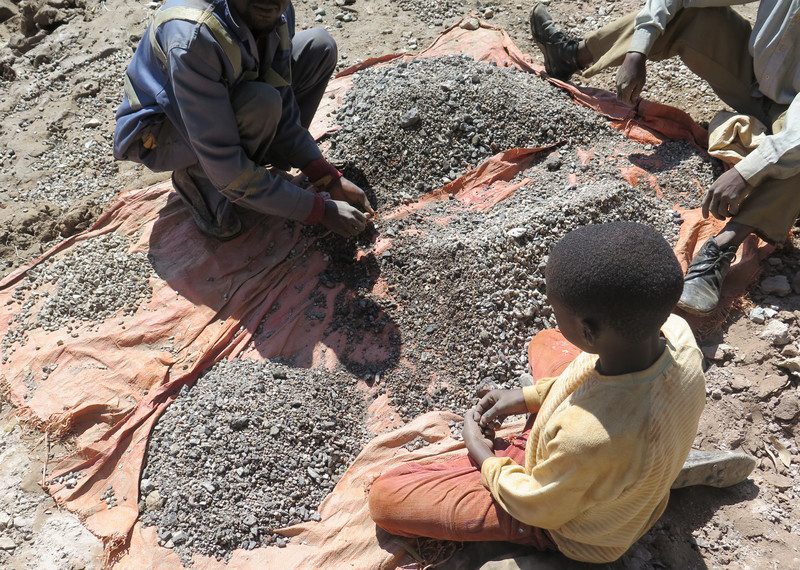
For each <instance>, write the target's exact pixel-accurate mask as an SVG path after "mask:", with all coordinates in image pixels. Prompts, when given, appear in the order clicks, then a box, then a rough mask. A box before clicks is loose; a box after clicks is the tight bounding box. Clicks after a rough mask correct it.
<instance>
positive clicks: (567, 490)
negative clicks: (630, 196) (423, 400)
mask: <svg viewBox="0 0 800 570" xmlns="http://www.w3.org/2000/svg"><path fill="white" fill-rule="evenodd" d="M545 277H546V283H547V297H548V301H549V302H550V305H551V306H552V308H553V311H554V314H555V317H556V320H557V322H558V326H559V328H560V334H561V335H563V337H560V338H558V339H554V335H557V334H559V333H558V332H557V331H553V330H548V331H543V332H542V333H539V334H538V335H537V336H536V337H535V338H534V339H533V340H532V341H531V345H530V347H529V357H530V359H531V363H530V364H531V370H532V372H533V376H534V380H535V384H534V385H532V386H528V387H525V388H522V389H518V390H493V391H491V392H489V393H488V394H487V395H486V396H485V397H484V398H483V399H481V401H480V402H479V403H478V405H477V406H476V407H475V408H473V409H472V410H470V411H469V412H468V413H467V414H466V416H465V419H464V429H463V437H464V443H465V444H466V447H467V450H468V451H469V456H468V457H461V458H459V459H456V460H449V461H444V462H438V463H427V464H417V463H410V464H406V465H402V466H400V467H398V468H396V469H394V470H392V471H390V472H388V473H386V474H384V475H382V476H381V477H379V478H378V479H377V480H376V481H375V482H374V483H373V485H372V488H371V490H370V494H369V505H370V512H371V515H372V518H373V519H374V521H375V523H376V524H377V525H378V526H379V527H381V528H383V529H385V530H386V531H388V532H390V533H393V534H397V535H400V536H406V537H430V538H435V539H440V540H455V541H490V540H501V541H509V542H515V543H523V544H530V545H532V546H534V547H536V548H538V549H540V550H545V549H558V550H560V551H561V552H562V553H563V554H565V555H566V556H568V557H570V558H572V559H574V560H580V561H587V562H610V561H613V560H616V559H617V558H619V557H620V556H621V555H622V554H624V553H625V551H626V550H628V548H629V547H630V546H631V545H632V544H633V543H634V542H636V540H637V539H638V538H639V537H641V536H642V535H643V534H644V533H645V532H647V530H648V529H650V527H652V526H653V524H654V523H655V522H656V521H657V520H658V518H659V517H660V516H661V514H662V513H663V512H664V509H665V507H666V505H667V500H668V498H669V492H670V486H672V485H673V482H674V481H675V479H676V477H677V476H678V475H679V473H680V472H681V467H682V466H683V465H684V461H685V460H686V458H687V454H688V453H689V450H690V448H691V445H692V441H693V440H694V438H695V435H696V433H697V426H698V422H699V418H700V413H701V412H702V410H703V407H704V405H705V378H704V375H703V370H702V367H701V366H702V356H701V353H700V350H699V349H698V347H697V344H696V343H695V340H694V337H693V335H692V331H691V330H690V329H689V326H688V325H687V323H686V322H685V321H684V320H683V319H681V318H680V317H677V316H674V315H672V316H671V315H670V312H671V311H672V309H673V308H674V306H675V304H676V303H677V301H678V299H679V298H680V296H681V291H682V288H683V274H682V272H681V268H680V266H679V264H678V261H677V259H676V258H675V255H674V253H673V252H672V249H671V248H670V246H669V244H668V243H667V242H666V241H665V240H664V238H663V237H661V236H660V235H659V234H658V233H657V232H656V231H655V230H653V229H652V228H650V227H648V226H644V225H641V224H636V223H630V222H617V223H610V224H602V225H592V226H586V227H582V228H580V229H577V230H575V231H573V232H571V233H569V234H567V235H566V236H565V237H564V238H563V239H562V240H561V241H560V242H559V243H558V244H557V245H556V246H555V247H554V248H553V250H552V252H551V254H550V257H549V260H548V262H547V267H546V271H545ZM564 339H566V340H564ZM567 341H568V342H567ZM570 343H571V344H570ZM543 348H545V350H542V349H543ZM548 351H549V353H548ZM581 351H582V352H581ZM547 361H549V363H548V362H547ZM543 369H546V370H545V372H546V374H547V375H548V376H551V377H542V371H543ZM527 412H531V413H532V414H533V415H531V417H530V418H529V420H528V423H527V425H526V427H525V430H524V431H523V433H522V434H520V435H519V436H517V437H514V438H511V439H510V440H500V439H498V440H495V438H494V431H493V430H494V429H495V428H496V427H497V425H498V424H499V422H500V421H502V420H503V419H504V418H505V417H507V416H510V415H514V414H522V413H527ZM745 459H748V458H745ZM752 467H753V466H752V463H749V462H748V464H747V465H746V466H740V468H739V470H738V471H736V470H731V471H730V472H729V473H728V476H729V478H730V477H733V478H734V479H739V480H741V479H743V478H745V477H746V476H747V474H749V472H750V470H752ZM478 468H479V469H480V470H478ZM745 471H746V472H745ZM706 475H708V473H705V474H702V477H705V476H706ZM702 477H701V478H700V479H697V477H695V478H694V480H693V479H692V477H691V476H689V477H688V478H686V477H684V480H685V481H687V484H690V483H701V482H703V483H709V482H710V479H707V480H705V481H704V480H703V478H702ZM733 482H738V481H732V480H728V481H722V480H716V481H714V482H713V484H718V485H720V486H722V485H725V484H731V483H733Z"/></svg>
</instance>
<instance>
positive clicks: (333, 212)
mask: <svg viewBox="0 0 800 570" xmlns="http://www.w3.org/2000/svg"><path fill="white" fill-rule="evenodd" d="M322 225H323V226H325V227H326V228H328V229H329V230H331V231H332V232H334V233H337V234H339V235H340V236H344V237H353V236H357V235H358V234H360V233H361V232H363V231H364V228H365V227H366V226H367V217H366V215H364V214H363V213H362V212H360V211H359V210H357V209H356V208H354V207H353V206H351V205H350V204H348V203H347V202H343V201H341V200H325V216H324V217H323V218H322Z"/></svg>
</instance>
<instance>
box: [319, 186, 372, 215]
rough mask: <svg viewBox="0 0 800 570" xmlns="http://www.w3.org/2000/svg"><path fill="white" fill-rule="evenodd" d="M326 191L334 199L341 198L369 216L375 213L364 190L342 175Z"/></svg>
mask: <svg viewBox="0 0 800 570" xmlns="http://www.w3.org/2000/svg"><path fill="white" fill-rule="evenodd" d="M328 191H329V193H330V195H331V198H333V199H334V200H343V201H345V202H347V203H348V204H350V205H351V206H353V207H355V208H358V209H359V210H361V211H362V212H366V213H367V214H369V215H370V216H372V215H374V214H375V210H373V209H372V206H371V205H370V203H369V200H368V199H367V195H366V194H365V193H364V191H363V190H362V189H361V188H359V187H358V186H356V185H355V184H353V183H352V182H350V181H349V180H348V179H347V178H345V177H344V176H342V177H341V178H339V179H338V180H336V181H335V182H334V183H332V184H331V186H330V188H329V190H328Z"/></svg>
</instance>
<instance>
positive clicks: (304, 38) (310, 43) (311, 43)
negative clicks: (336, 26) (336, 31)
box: [292, 28, 339, 128]
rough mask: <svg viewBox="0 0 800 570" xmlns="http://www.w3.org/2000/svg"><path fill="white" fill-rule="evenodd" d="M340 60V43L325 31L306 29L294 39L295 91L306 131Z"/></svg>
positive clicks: (293, 78) (293, 81)
mask: <svg viewBox="0 0 800 570" xmlns="http://www.w3.org/2000/svg"><path fill="white" fill-rule="evenodd" d="M338 57H339V52H338V50H337V48H336V42H335V41H334V39H333V38H332V37H331V35H330V34H329V33H328V32H327V31H325V30H323V29H322V28H313V29H311V30H303V31H302V32H298V33H297V34H295V36H294V39H293V40H292V90H293V91H294V96H295V99H297V105H298V106H299V107H300V122H301V123H302V125H303V126H304V127H305V128H308V127H309V125H311V121H312V120H313V119H314V114H315V113H316V112H317V107H319V103H320V101H322V95H323V94H324V93H325V88H326V87H327V86H328V81H329V80H330V78H331V75H333V71H334V69H336V61H337V59H338Z"/></svg>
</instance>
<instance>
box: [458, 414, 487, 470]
mask: <svg viewBox="0 0 800 570" xmlns="http://www.w3.org/2000/svg"><path fill="white" fill-rule="evenodd" d="M479 419H480V414H479V413H478V410H477V409H476V408H472V409H471V410H469V411H468V412H467V413H466V414H464V429H463V430H462V432H461V435H462V437H463V438H464V445H466V446H467V451H469V456H470V457H471V458H472V460H473V461H475V463H477V464H478V465H479V466H480V465H483V462H484V461H486V460H487V459H489V458H490V457H494V432H493V431H492V430H482V429H481V426H480V425H478V420H479Z"/></svg>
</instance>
